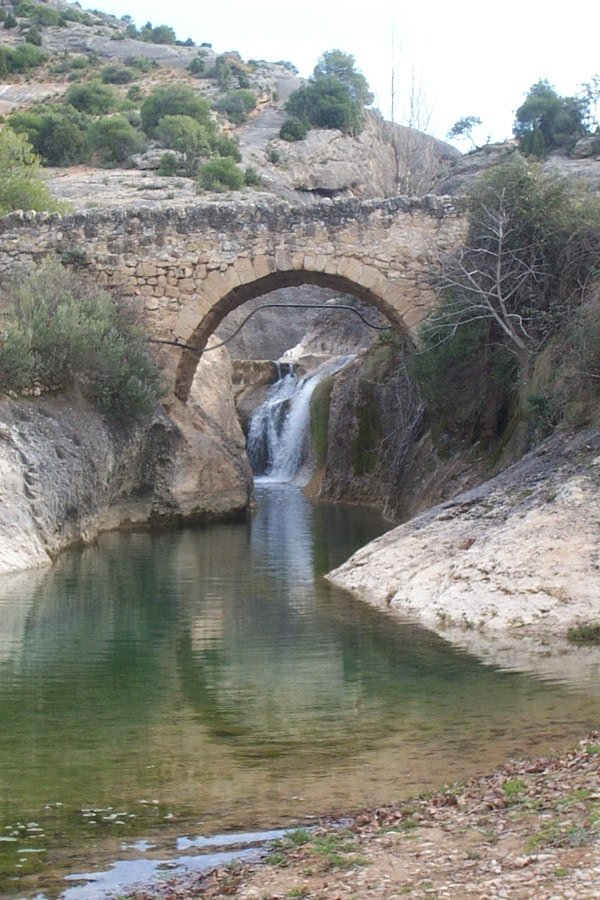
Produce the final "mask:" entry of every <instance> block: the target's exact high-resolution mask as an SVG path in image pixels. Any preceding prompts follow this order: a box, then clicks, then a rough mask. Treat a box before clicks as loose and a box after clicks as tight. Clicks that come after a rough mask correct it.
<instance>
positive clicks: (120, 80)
mask: <svg viewBox="0 0 600 900" xmlns="http://www.w3.org/2000/svg"><path fill="white" fill-rule="evenodd" d="M134 78H135V75H134V73H133V72H132V71H131V69H128V68H127V67H126V66H121V65H119V64H118V63H113V64H112V65H109V66H104V67H103V68H102V69H101V70H100V80H101V81H102V83H103V84H130V83H131V82H132V81H133V79H134Z"/></svg>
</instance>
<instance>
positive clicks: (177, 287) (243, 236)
mask: <svg viewBox="0 0 600 900" xmlns="http://www.w3.org/2000/svg"><path fill="white" fill-rule="evenodd" d="M464 229H465V220H464V216H463V215H462V210H461V208H460V206H457V204H456V203H455V201H454V200H453V199H452V198H450V197H425V198H422V199H414V198H403V197H396V198H392V199H386V200H368V201H360V200H355V199H352V200H342V201H331V200H324V201H322V202H320V203H316V204H314V205H311V206H302V207H300V206H298V207H296V206H292V205H290V204H289V203H285V202H280V201H277V202H275V203H272V204H271V203H267V202H265V201H258V202H244V203H239V202H238V203H236V202H208V203H206V202H205V203H201V204H197V205H194V206H189V207H186V208H183V209H182V208H178V209H174V208H164V209H150V208H145V207H143V208H139V209H113V210H103V211H96V210H94V211H85V212H78V213H73V214H69V215H65V216H61V215H59V214H57V213H34V212H17V213H12V214H10V215H8V216H5V217H4V218H3V219H1V220H0V278H3V277H5V276H6V275H8V274H10V273H11V272H13V273H14V272H15V271H16V270H17V269H18V267H22V266H24V265H25V266H26V265H28V264H29V265H30V264H31V263H32V262H38V261H40V260H41V259H43V258H44V257H45V256H46V255H48V254H50V253H55V254H57V255H58V256H59V257H60V258H62V260H63V261H64V262H66V263H67V264H70V265H73V266H80V267H85V268H87V269H88V270H90V271H91V272H92V273H93V274H94V275H95V276H96V277H97V278H98V280H99V281H100V282H101V283H103V284H104V285H106V286H107V287H109V288H111V289H114V290H115V291H117V292H118V293H119V295H120V296H121V297H122V298H124V299H125V301H126V302H127V303H129V304H130V305H131V307H132V310H133V312H134V314H135V317H136V318H137V320H138V321H139V323H140V324H141V326H142V327H143V328H144V329H145V331H146V332H147V333H148V335H149V336H151V337H153V338H156V339H160V340H173V339H176V340H178V341H181V342H184V343H188V342H193V343H194V345H195V346H199V347H200V348H202V347H203V346H204V345H205V343H206V340H207V339H208V337H209V335H210V334H211V333H212V331H213V330H214V328H215V327H216V326H217V325H218V323H219V322H220V321H221V319H222V318H223V317H224V316H225V315H226V314H227V313H228V312H230V311H231V310H232V309H234V308H235V307H236V306H239V305H240V304H241V303H243V302H245V301H246V300H248V299H251V298H252V297H255V296H259V295H261V294H264V293H268V292H269V291H271V290H273V289H275V288H276V287H283V286H288V285H292V284H301V283H306V282H308V283H315V284H321V285H323V286H329V287H334V288H336V289H338V288H339V289H345V290H348V291H349V292H351V293H355V294H356V295H357V296H361V297H363V298H364V299H366V300H368V301H370V302H372V303H373V304H374V305H376V306H377V307H378V308H379V309H380V310H381V311H382V312H384V313H385V314H386V315H388V316H389V317H390V318H391V319H393V320H396V321H397V322H398V323H399V324H400V325H401V326H403V327H405V328H406V329H408V330H409V331H410V330H411V329H413V328H414V327H415V326H416V325H417V324H418V323H419V322H420V321H421V320H422V319H423V317H424V316H425V315H426V313H427V312H428V310H429V309H430V308H431V305H432V303H433V302H434V297H433V294H432V292H431V290H430V289H429V287H428V286H427V283H426V280H425V278H424V275H425V273H426V272H427V270H428V269H429V268H430V267H431V266H432V265H433V264H434V259H435V256H436V254H437V253H438V252H439V251H443V250H446V249H448V248H449V247H451V246H452V245H454V244H455V243H456V242H458V241H459V240H460V238H461V237H462V235H463V233H464ZM197 359H198V356H197V354H189V353H188V354H185V353H184V354H182V353H181V351H180V350H175V351H174V352H166V351H165V352H164V353H163V356H162V365H163V368H164V369H165V371H166V374H167V377H169V378H171V379H172V384H173V385H174V384H175V382H176V381H177V383H178V384H179V389H178V393H179V396H182V397H183V398H185V397H187V393H188V392H189V386H190V384H191V379H192V377H193V372H194V371H195V367H196V364H197Z"/></svg>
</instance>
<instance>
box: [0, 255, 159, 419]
mask: <svg viewBox="0 0 600 900" xmlns="http://www.w3.org/2000/svg"><path fill="white" fill-rule="evenodd" d="M4 307H5V315H4V316H3V318H2V320H1V323H0V373H1V374H2V376H3V380H2V390H3V391H14V392H17V393H22V392H25V391H29V392H30V391H33V390H59V391H60V390H65V389H68V388H71V387H74V386H77V387H79V388H80V389H81V390H82V392H83V393H84V394H85V395H86V396H88V397H89V398H90V399H92V400H93V401H94V402H95V403H96V404H97V405H98V407H99V408H100V410H101V411H102V412H103V413H105V414H106V415H107V416H110V417H111V418H118V419H124V418H134V417H136V416H139V415H143V414H147V413H149V412H150V411H151V410H152V408H153V406H154V404H155V402H156V399H157V397H158V396H159V376H158V372H157V370H156V368H155V366H154V365H153V364H152V362H151V361H150V359H149V357H148V356H147V354H146V352H145V349H144V345H143V343H142V342H141V340H140V338H139V337H138V336H137V335H136V333H135V332H134V330H133V329H132V328H131V327H130V326H129V325H128V324H127V323H126V322H125V321H124V319H123V317H122V316H121V315H120V313H119V310H118V308H117V306H116V305H115V303H114V301H113V300H112V298H111V297H110V295H109V294H107V293H106V292H105V291H103V290H102V289H101V288H100V287H99V286H98V285H97V284H95V283H94V282H93V281H92V280H91V279H87V278H85V277H82V275H81V273H74V272H71V271H69V270H68V269H66V268H64V267H63V266H62V265H61V264H60V263H58V262H57V261H56V260H50V261H47V262H45V263H43V264H42V265H41V266H39V267H38V268H37V269H35V270H34V271H33V272H32V273H30V274H29V275H28V277H27V278H25V279H20V280H19V282H14V283H13V284H9V285H8V287H7V290H6V291H5V295H4ZM17 349H18V353H19V357H18V360H17V359H16V355H17V353H16V351H17ZM11 367H12V368H11Z"/></svg>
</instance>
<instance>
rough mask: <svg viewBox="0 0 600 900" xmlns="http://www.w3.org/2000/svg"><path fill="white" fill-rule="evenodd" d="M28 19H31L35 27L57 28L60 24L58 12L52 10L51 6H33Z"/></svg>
mask: <svg viewBox="0 0 600 900" xmlns="http://www.w3.org/2000/svg"><path fill="white" fill-rule="evenodd" d="M17 15H18V13H17ZM29 18H31V19H32V20H33V21H34V22H35V23H36V24H37V25H50V26H57V25H61V24H62V23H61V16H60V13H59V12H58V10H56V9H53V8H52V7H51V6H44V5H43V4H41V3H40V4H38V5H37V6H34V8H33V11H32V13H31V15H30V17H29Z"/></svg>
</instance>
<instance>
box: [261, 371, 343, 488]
mask: <svg viewBox="0 0 600 900" xmlns="http://www.w3.org/2000/svg"><path fill="white" fill-rule="evenodd" d="M353 358H354V357H353V356H344V357H336V358H335V359H332V360H329V362H327V363H325V364H324V365H322V366H319V368H318V369H315V370H314V371H313V372H310V373H309V374H308V375H305V376H304V377H303V378H298V376H297V375H296V374H295V373H294V372H289V373H288V374H285V375H283V377H281V378H279V380H278V381H276V382H275V384H273V385H271V387H270V388H269V390H268V392H267V395H266V397H265V400H264V402H263V403H262V404H261V405H260V406H258V407H257V408H256V409H255V410H254V412H253V413H252V416H251V418H250V426H249V429H248V456H249V458H250V463H251V465H252V469H253V470H254V473H255V475H264V476H267V477H268V478H270V479H272V480H273V481H291V480H292V479H294V478H296V477H297V476H298V475H299V474H300V471H301V469H302V466H303V465H304V464H305V463H306V462H307V460H308V456H309V450H310V442H309V425H310V399H311V397H312V394H313V391H314V390H315V388H316V387H317V385H318V384H319V383H320V382H321V381H323V379H324V378H327V377H328V376H329V375H333V373H334V372H337V371H339V369H341V368H342V367H343V366H345V365H347V363H348V362H350V360H351V359H353Z"/></svg>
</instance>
